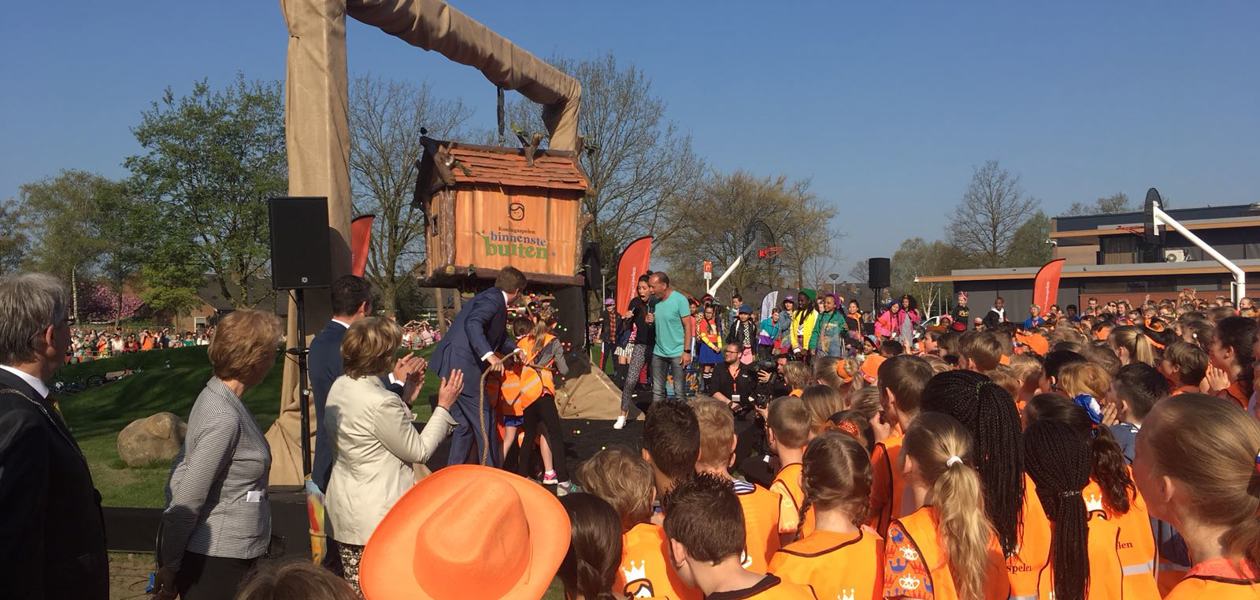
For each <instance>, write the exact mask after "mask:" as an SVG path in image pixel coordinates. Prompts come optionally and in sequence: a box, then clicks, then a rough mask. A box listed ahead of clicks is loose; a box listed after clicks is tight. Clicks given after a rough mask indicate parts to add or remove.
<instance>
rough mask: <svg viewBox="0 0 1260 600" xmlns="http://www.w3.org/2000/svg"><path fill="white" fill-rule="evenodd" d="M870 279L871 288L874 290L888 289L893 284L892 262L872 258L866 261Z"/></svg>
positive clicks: (885, 259)
mask: <svg viewBox="0 0 1260 600" xmlns="http://www.w3.org/2000/svg"><path fill="white" fill-rule="evenodd" d="M866 267H867V271H868V277H869V278H870V286H869V287H870V288H871V289H872V290H882V289H886V288H887V287H888V286H889V284H890V283H891V275H892V261H890V260H888V259H887V258H871V259H868V260H867V261H866Z"/></svg>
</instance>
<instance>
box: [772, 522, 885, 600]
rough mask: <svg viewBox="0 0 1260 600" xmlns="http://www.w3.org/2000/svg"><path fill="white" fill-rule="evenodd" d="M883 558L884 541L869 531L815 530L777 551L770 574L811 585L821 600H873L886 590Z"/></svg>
mask: <svg viewBox="0 0 1260 600" xmlns="http://www.w3.org/2000/svg"><path fill="white" fill-rule="evenodd" d="M883 555H884V541H883V540H881V539H880V537H879V536H878V535H875V532H874V531H872V530H870V529H869V528H865V527H864V528H862V529H859V530H858V531H856V532H854V533H836V532H834V531H815V532H814V533H812V534H810V535H809V536H807V537H804V538H801V539H800V540H798V541H795V542H792V543H791V544H788V545H787V546H784V547H783V549H781V550H779V551H778V552H775V553H774V557H773V558H771V559H770V572H771V573H774V574H775V575H778V576H779V577H781V578H783V580H784V581H790V582H792V583H799V584H804V585H809V586H810V587H812V588H814V592H815V593H817V594H818V597H819V598H827V599H828V600H830V599H831V598H837V599H838V598H845V599H852V600H859V599H861V600H866V599H868V598H869V599H873V598H879V597H880V594H881V593H882V591H883V583H882V578H883V569H882V568H881V566H880V561H881V560H882V559H883Z"/></svg>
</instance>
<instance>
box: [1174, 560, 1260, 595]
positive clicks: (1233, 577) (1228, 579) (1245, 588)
mask: <svg viewBox="0 0 1260 600" xmlns="http://www.w3.org/2000/svg"><path fill="white" fill-rule="evenodd" d="M1242 560H1243V559H1233V561H1236V564H1231V559H1228V558H1215V559H1212V560H1208V561H1204V562H1201V563H1199V564H1197V565H1195V566H1194V567H1192V568H1191V569H1190V572H1189V574H1188V575H1186V578H1185V579H1183V580H1182V581H1181V583H1179V584H1177V587H1175V588H1173V590H1172V591H1171V592H1169V593H1168V595H1167V596H1165V597H1164V600H1198V599H1199V598H1210V599H1211V600H1244V599H1245V600H1255V599H1256V598H1260V569H1257V568H1256V567H1255V566H1254V565H1248V564H1243V563H1242ZM1239 567H1242V569H1241V570H1239Z"/></svg>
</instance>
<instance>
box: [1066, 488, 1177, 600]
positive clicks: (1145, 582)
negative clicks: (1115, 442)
mask: <svg viewBox="0 0 1260 600" xmlns="http://www.w3.org/2000/svg"><path fill="white" fill-rule="evenodd" d="M1130 477H1132V475H1130ZM1081 495H1082V497H1083V498H1084V499H1085V509H1086V510H1087V511H1088V512H1089V514H1090V516H1091V517H1093V516H1102V517H1103V518H1105V519H1107V520H1110V521H1112V522H1113V523H1115V524H1116V527H1117V528H1118V529H1119V530H1120V537H1119V539H1117V540H1116V552H1117V554H1118V555H1119V557H1120V566H1121V571H1122V574H1123V577H1124V597H1125V598H1158V597H1159V586H1158V585H1156V582H1155V573H1154V570H1155V536H1154V534H1153V533H1152V532H1151V520H1150V514H1149V513H1147V511H1146V502H1144V501H1143V500H1142V496H1141V495H1139V494H1137V493H1136V492H1134V493H1133V494H1130V495H1129V512H1126V513H1116V512H1114V511H1112V510H1110V509H1108V508H1107V506H1106V505H1105V504H1103V500H1102V498H1103V495H1102V488H1100V487H1099V486H1098V483H1097V482H1096V481H1094V480H1093V479H1090V481H1089V483H1088V484H1087V485H1086V486H1085V489H1084V490H1081Z"/></svg>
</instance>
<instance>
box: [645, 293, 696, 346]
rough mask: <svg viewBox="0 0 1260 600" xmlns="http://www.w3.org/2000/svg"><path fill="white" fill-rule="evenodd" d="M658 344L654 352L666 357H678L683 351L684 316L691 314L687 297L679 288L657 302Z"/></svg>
mask: <svg viewBox="0 0 1260 600" xmlns="http://www.w3.org/2000/svg"><path fill="white" fill-rule="evenodd" d="M653 312H654V313H655V314H656V317H655V319H656V346H655V347H653V348H652V353H653V354H655V355H657V356H664V357H666V358H676V357H679V356H682V353H683V324H682V320H683V317H689V316H691V310H690V307H689V306H688V305H687V297H686V296H683V295H682V293H681V292H678V291H677V290H673V291H670V293H669V297H668V298H665V299H664V300H661V301H660V302H657V303H656V310H655V311H653Z"/></svg>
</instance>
